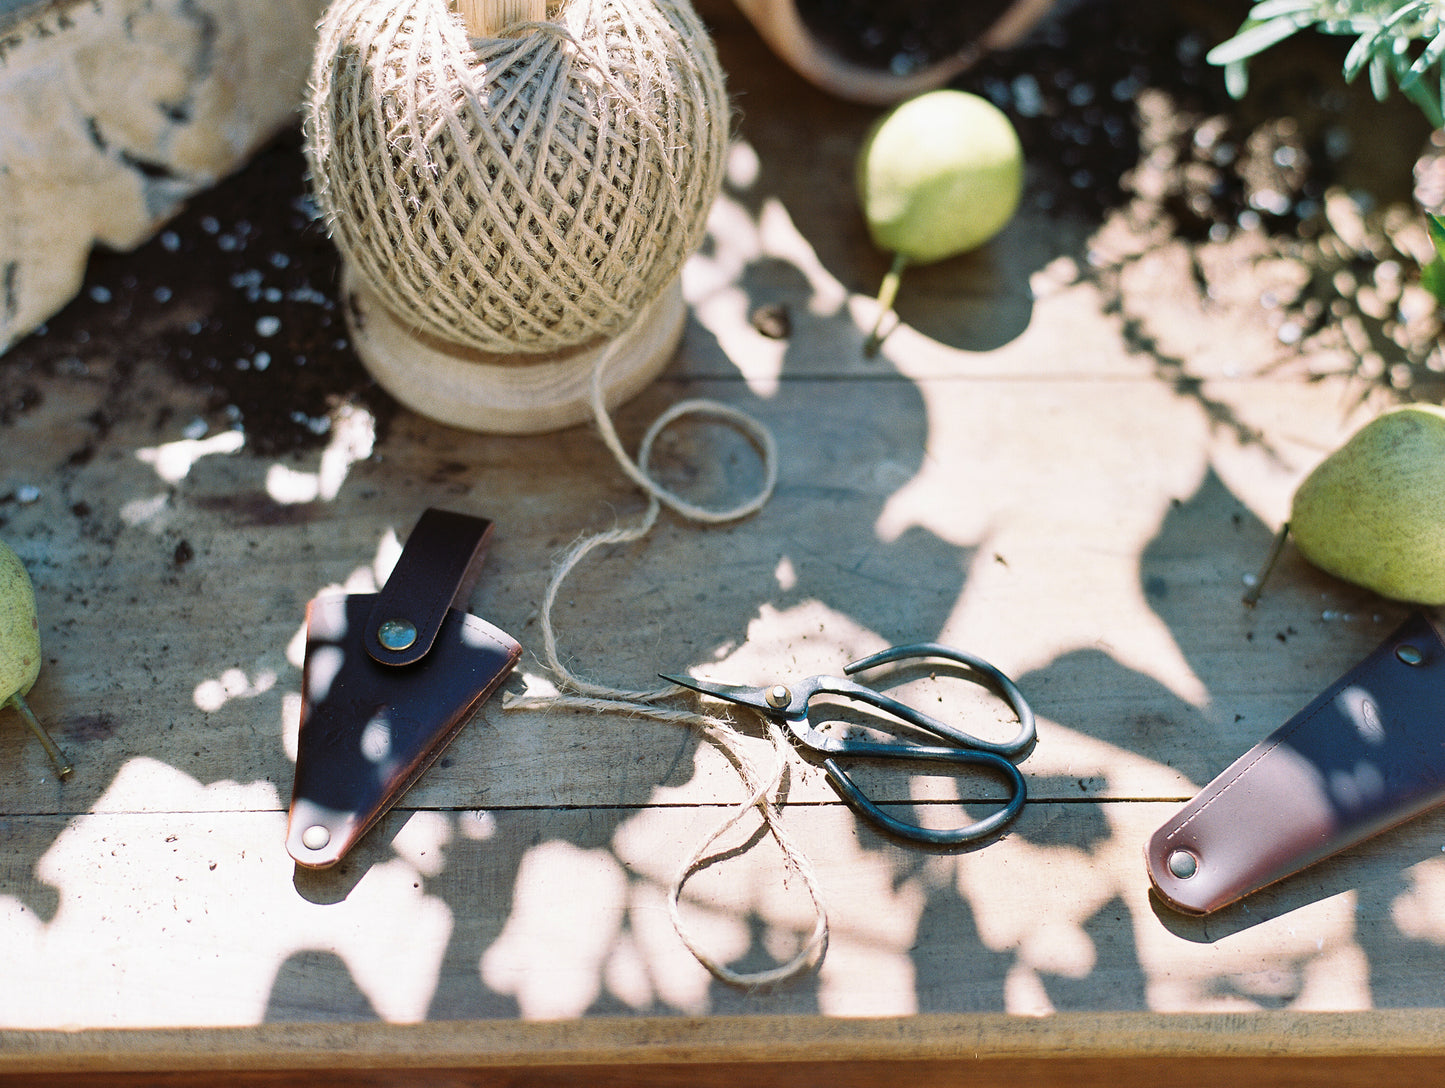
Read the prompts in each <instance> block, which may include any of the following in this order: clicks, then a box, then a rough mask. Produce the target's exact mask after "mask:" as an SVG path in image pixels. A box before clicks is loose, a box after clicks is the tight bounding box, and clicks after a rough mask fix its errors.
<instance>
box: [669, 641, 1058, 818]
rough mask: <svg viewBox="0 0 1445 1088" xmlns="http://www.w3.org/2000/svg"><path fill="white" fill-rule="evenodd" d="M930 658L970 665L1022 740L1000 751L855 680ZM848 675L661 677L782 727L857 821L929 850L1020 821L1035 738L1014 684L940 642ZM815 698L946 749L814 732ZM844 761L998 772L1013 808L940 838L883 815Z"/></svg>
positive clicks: (899, 650) (892, 653)
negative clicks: (819, 763) (857, 707)
mask: <svg viewBox="0 0 1445 1088" xmlns="http://www.w3.org/2000/svg"><path fill="white" fill-rule="evenodd" d="M927 658H943V659H945V660H948V661H955V662H957V663H959V664H961V665H965V666H967V667H968V668H969V669H970V670H972V671H973V672H974V673H976V674H977V675H978V676H979V677H980V678H981V682H982V683H983V684H984V686H986V687H990V688H992V689H993V690H994V691H995V692H996V693H997V694H999V695H1001V696H1002V697H1003V698H1004V700H1005V701H1006V702H1007V703H1008V704H1009V706H1010V707H1011V708H1012V709H1013V712H1014V714H1015V715H1016V716H1017V717H1018V721H1019V728H1018V733H1017V734H1016V735H1015V736H1014V737H1013V739H1012V740H1008V741H1004V742H1001V743H1000V742H993V741H986V740H982V739H981V738H979V737H975V736H973V735H972V734H971V733H966V732H964V731H963V730H962V729H959V728H957V727H955V726H952V725H949V724H947V723H946V722H941V721H939V720H938V719H936V718H933V717H931V716H929V715H927V714H924V713H923V712H922V711H920V710H917V709H915V708H914V707H911V706H909V705H908V704H906V703H903V702H900V701H899V700H897V699H894V698H892V697H890V696H888V695H885V694H883V693H882V692H880V691H878V690H877V689H876V688H872V687H868V686H867V685H865V684H861V683H859V682H858V681H856V680H854V679H852V677H853V676H854V675H855V674H857V673H860V672H864V671H866V670H868V669H872V668H876V667H877V666H879V665H887V664H892V663H895V662H899V661H910V660H924V659H927ZM843 673H844V675H843V676H826V675H824V676H808V677H804V678H802V679H799V680H794V681H792V682H790V683H786V684H784V683H774V684H769V685H767V686H765V687H746V686H740V685H735V684H717V683H713V682H711V681H708V680H695V679H693V678H691V677H687V676H669V675H667V674H666V673H662V674H659V675H661V676H662V679H664V680H668V681H670V682H672V683H674V684H678V685H680V686H682V687H685V688H689V689H691V690H692V691H697V692H701V693H702V694H704V695H710V696H712V697H714V698H717V699H723V700H726V701H727V702H731V703H736V704H738V705H739V706H746V707H750V708H752V709H753V710H755V711H757V712H758V713H760V714H762V715H764V716H765V717H768V718H771V719H772V720H773V721H776V722H779V723H781V724H782V725H783V726H784V727H785V728H786V729H787V730H788V732H789V733H790V734H791V735H792V737H793V739H794V741H795V742H796V743H799V744H801V745H802V746H803V747H805V748H807V749H810V750H812V751H814V752H817V753H818V754H820V755H822V756H823V757H824V758H823V769H824V771H826V772H827V775H828V780H829V781H830V782H831V783H832V784H833V788H834V789H836V790H837V791H838V793H839V795H840V796H841V797H842V798H843V800H844V801H845V802H846V803H847V804H848V805H849V806H850V807H851V808H852V809H853V810H854V811H855V812H856V813H858V815H860V816H861V817H863V818H864V819H866V820H868V821H869V822H870V823H872V824H874V825H875V826H876V827H879V828H881V829H882V830H884V831H886V832H889V833H891V834H893V835H896V836H898V837H899V838H902V839H906V840H909V841H912V842H918V843H925V844H927V845H930V846H955V845H960V844H964V843H973V842H977V841H979V840H980V839H984V838H987V837H988V836H991V835H993V834H995V833H997V832H999V831H1001V830H1002V829H1003V828H1004V827H1005V826H1007V824H1008V823H1009V821H1011V820H1012V819H1013V818H1014V817H1015V816H1017V815H1018V814H1019V810H1020V809H1022V808H1023V805H1024V800H1025V797H1026V793H1027V791H1026V789H1025V787H1024V779H1023V775H1021V774H1020V773H1019V769H1018V767H1016V766H1015V765H1014V760H1016V759H1021V758H1023V757H1024V756H1025V755H1027V754H1028V751H1029V750H1030V749H1031V748H1032V747H1033V744H1034V741H1035V738H1036V731H1035V727H1034V715H1033V711H1032V710H1031V709H1030V707H1029V704H1028V703H1027V702H1026V701H1025V699H1024V697H1023V694H1022V693H1021V692H1020V691H1019V689H1018V688H1017V687H1016V686H1015V685H1014V682H1013V681H1012V680H1010V679H1009V678H1008V677H1007V676H1005V675H1004V674H1003V673H1002V672H1000V671H999V670H998V669H997V668H995V667H994V666H993V665H990V664H989V663H988V662H987V661H984V660H983V659H982V658H978V657H975V656H973V655H972V654H968V653H965V652H963V651H962V650H956V649H954V648H953V647H951V646H944V645H942V644H940V643H936V642H919V643H911V644H909V645H906V646H891V647H889V648H888V649H886V650H880V651H879V652H878V653H876V654H870V655H869V656H868V657H864V658H860V659H859V660H857V661H854V662H853V663H852V664H850V665H846V666H844V668H843ZM816 695H833V696H837V697H839V698H841V699H845V700H848V701H851V702H856V703H861V704H864V705H865V706H868V707H872V708H873V709H874V710H877V711H881V712H882V713H883V714H884V715H887V716H889V717H892V718H894V719H896V720H898V721H901V722H905V723H907V724H908V725H910V726H912V727H914V728H915V729H919V730H922V731H923V732H925V733H931V734H932V735H934V736H936V737H938V738H939V739H940V740H943V741H947V742H948V743H947V744H943V745H922V744H912V743H908V742H905V741H870V740H860V739H855V738H848V737H839V736H834V735H831V734H828V733H825V732H823V731H822V730H821V729H820V728H819V727H818V726H817V725H816V724H814V722H813V719H812V716H811V715H810V713H809V704H810V702H811V701H812V699H813V697H814V696H816ZM840 758H842V759H851V758H864V759H901V760H918V761H922V762H938V763H961V764H968V765H970V766H982V767H988V768H990V769H992V770H994V771H996V772H998V773H999V775H1001V776H1002V777H1003V778H1004V779H1005V781H1006V782H1007V783H1008V790H1009V792H1008V801H1007V802H1006V803H1005V805H1004V807H1003V808H1001V809H999V810H998V811H997V812H994V813H992V814H990V815H989V816H986V817H985V818H983V819H981V820H977V821H975V822H973V823H970V824H966V825H964V826H962V827H957V828H951V829H942V830H939V829H935V828H929V827H922V826H920V825H918V824H911V823H907V822H905V821H903V820H899V819H897V818H896V817H894V816H890V815H889V814H888V813H887V812H884V811H883V809H882V808H880V807H879V806H878V805H877V804H875V803H874V802H873V801H872V800H871V799H870V798H869V797H868V796H867V795H866V794H864V792H863V791H862V790H861V789H859V788H858V786H857V784H856V783H855V782H854V781H853V779H852V778H851V777H849V775H848V773H847V772H846V771H845V770H843V768H842V766H841V765H840V764H839V762H838V760H839V759H840Z"/></svg>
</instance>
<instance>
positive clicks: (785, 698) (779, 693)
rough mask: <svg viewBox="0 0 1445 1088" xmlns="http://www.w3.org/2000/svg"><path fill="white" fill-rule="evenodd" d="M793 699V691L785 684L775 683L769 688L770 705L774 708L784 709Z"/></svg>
mask: <svg viewBox="0 0 1445 1088" xmlns="http://www.w3.org/2000/svg"><path fill="white" fill-rule="evenodd" d="M792 701H793V693H792V692H791V691H789V690H788V689H787V687H786V686H784V685H783V684H774V685H773V686H772V687H770V688H768V706H770V707H772V708H773V709H774V710H782V709H783V708H784V707H785V706H787V705H788V704H789V703H791V702H792Z"/></svg>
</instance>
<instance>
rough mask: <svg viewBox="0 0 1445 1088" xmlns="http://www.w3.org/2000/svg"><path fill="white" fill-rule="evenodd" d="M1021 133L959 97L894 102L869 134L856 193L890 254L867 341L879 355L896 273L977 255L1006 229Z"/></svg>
mask: <svg viewBox="0 0 1445 1088" xmlns="http://www.w3.org/2000/svg"><path fill="white" fill-rule="evenodd" d="M1023 182H1024V160H1023V148H1022V146H1021V145H1020V143H1019V138H1018V133H1017V132H1015V131H1014V127H1013V124H1012V123H1011V122H1010V121H1009V119H1008V117H1007V116H1006V115H1005V114H1004V112H1003V111H1002V110H1000V109H999V108H998V107H997V106H995V105H994V104H993V103H991V102H989V101H988V100H987V99H985V98H980V97H979V96H978V95H975V94H969V93H968V92H966V91H957V90H948V89H945V90H938V91H928V92H926V93H924V94H921V95H918V96H917V97H914V98H910V99H908V100H907V101H905V102H901V103H899V104H898V105H897V106H895V107H893V109H891V110H890V111H889V112H888V113H886V114H885V115H884V116H883V117H882V118H880V119H879V120H878V121H877V122H876V123H875V124H874V126H873V128H872V129H871V130H870V131H869V133H868V135H867V137H866V139H865V140H864V141H863V146H862V148H861V150H860V151H859V154H858V162H857V178H856V183H857V188H858V200H859V203H860V204H861V205H862V208H863V217H864V219H865V220H866V221H867V224H868V233H869V236H870V237H871V238H872V239H873V244H874V245H876V246H877V247H878V248H879V249H881V250H884V251H885V252H888V253H892V254H893V266H892V267H891V268H890V269H889V271H888V275H887V276H886V277H885V278H884V280H883V286H882V288H881V289H880V291H879V293H878V304H879V318H878V321H879V323H878V325H875V326H874V329H873V333H872V335H871V336H870V337H869V339H868V344H867V347H866V350H867V351H868V352H869V354H872V352H873V351H876V350H877V347H878V342H879V335H878V329H879V327H880V326H881V324H882V320H883V315H884V314H886V313H887V312H888V311H889V310H890V309H891V308H892V306H893V301H894V298H895V297H896V295H897V293H898V284H899V281H900V279H901V277H902V274H903V269H904V268H905V267H906V266H907V265H909V264H929V263H931V262H934V261H941V260H943V259H944V258H946V257H953V256H956V255H958V254H960V253H967V252H968V251H969V250H972V249H977V248H978V247H979V246H981V245H983V244H984V243H985V242H987V241H989V240H990V239H991V238H993V237H994V235H996V234H998V232H999V231H1001V230H1003V228H1004V227H1005V226H1006V225H1007V224H1008V222H1009V220H1010V219H1012V218H1013V215H1014V212H1015V211H1017V210H1018V205H1019V200H1020V198H1021V197H1022V195H1023Z"/></svg>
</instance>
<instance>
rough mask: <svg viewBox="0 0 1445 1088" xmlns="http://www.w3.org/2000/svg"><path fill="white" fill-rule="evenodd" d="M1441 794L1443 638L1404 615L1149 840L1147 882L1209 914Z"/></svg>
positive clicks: (1428, 623)
mask: <svg viewBox="0 0 1445 1088" xmlns="http://www.w3.org/2000/svg"><path fill="white" fill-rule="evenodd" d="M1442 801H1445V640H1442V636H1441V632H1440V629H1439V627H1438V626H1437V625H1436V624H1435V622H1434V621H1433V620H1431V619H1430V618H1429V617H1427V616H1425V615H1424V614H1423V613H1417V614H1415V615H1412V616H1411V617H1410V618H1409V619H1408V620H1406V621H1405V623H1404V624H1403V625H1402V626H1401V627H1400V628H1399V629H1398V630H1397V631H1396V632H1395V633H1394V634H1393V635H1391V636H1390V637H1389V638H1388V639H1386V640H1385V641H1384V642H1383V643H1381V645H1380V646H1379V647H1378V648H1377V649H1375V650H1374V652H1372V653H1371V654H1370V655H1369V656H1368V657H1367V658H1365V659H1364V660H1363V661H1361V662H1360V663H1359V664H1358V665H1356V666H1355V667H1354V668H1352V669H1350V670H1349V671H1348V672H1347V673H1345V675H1344V676H1342V677H1340V679H1338V680H1337V681H1335V683H1333V684H1332V685H1330V687H1329V688H1327V689H1326V690H1325V691H1323V692H1321V693H1320V694H1319V695H1318V696H1316V697H1315V699H1314V700H1313V701H1312V702H1311V703H1310V704H1309V705H1308V706H1306V707H1305V708H1304V709H1303V710H1301V711H1300V712H1299V713H1298V714H1296V715H1295V716H1294V717H1292V718H1291V719H1290V720H1289V721H1287V722H1286V723H1285V724H1284V725H1282V726H1281V727H1280V728H1279V729H1277V730H1276V731H1275V732H1273V733H1271V734H1270V735H1269V736H1268V737H1266V738H1265V739H1264V740H1263V741H1261V742H1260V743H1259V744H1257V745H1255V746H1254V747H1253V748H1251V749H1250V750H1249V751H1248V752H1246V753H1245V754H1244V755H1243V756H1241V757H1240V758H1239V759H1237V760H1236V761H1235V762H1234V763H1233V764H1231V765H1230V766H1229V767H1228V768H1227V769H1226V770H1225V771H1224V772H1223V773H1222V774H1220V775H1219V776H1218V777H1217V778H1216V779H1215V780H1214V781H1213V782H1211V783H1210V784H1209V785H1208V786H1206V787H1205V788H1204V789H1203V790H1202V791H1200V793H1199V795H1198V796H1197V797H1195V798H1194V799H1193V800H1192V801H1190V802H1189V803H1188V804H1187V805H1186V806H1185V807H1184V808H1183V809H1182V810H1181V811H1180V812H1179V813H1178V814H1177V815H1175V816H1174V818H1173V819H1171V820H1169V821H1168V822H1167V823H1166V824H1164V826H1163V827H1161V828H1159V830H1158V831H1156V832H1155V833H1154V835H1153V836H1152V837H1151V838H1150V840H1149V844H1148V847H1147V849H1146V862H1147V865H1148V870H1149V879H1150V881H1151V882H1152V883H1153V885H1154V889H1155V891H1156V892H1157V893H1158V894H1159V896H1160V897H1161V898H1162V899H1163V900H1164V901H1165V902H1166V903H1168V904H1169V905H1170V906H1171V907H1173V908H1174V909H1176V910H1179V911H1182V912H1184V913H1187V914H1207V913H1209V912H1211V911H1215V910H1218V909H1219V908H1220V907H1223V906H1225V905H1227V904H1229V903H1232V902H1234V901H1235V900H1237V899H1240V898H1241V897H1243V896H1245V895H1248V894H1249V893H1251V892H1253V891H1257V890H1258V889H1260V888H1263V887H1265V886H1266V885H1268V884H1272V883H1274V882H1275V881H1277V880H1280V879H1282V878H1283V877H1286V876H1289V875H1291V874H1292V873H1295V872H1298V871H1299V870H1301V869H1303V868H1305V867H1307V866H1309V865H1312V864H1314V863H1315V862H1317V861H1320V860H1321V859H1323V858H1326V857H1328V856H1330V855H1331V854H1335V853H1337V852H1339V851H1341V850H1344V849H1346V848H1348V847H1350V846H1353V845H1355V844H1357V843H1359V842H1361V841H1363V840H1364V839H1367V838H1369V837H1370V836H1372V835H1376V834H1378V833H1379V832H1381V831H1384V830H1385V829H1387V828H1389V827H1392V826H1394V825H1395V824H1398V823H1401V822H1403V821H1405V820H1408V819H1410V818H1411V817H1413V816H1416V815H1418V814H1420V813H1421V812H1424V811H1426V810H1427V809H1430V808H1432V807H1434V806H1436V805H1438V804H1440V803H1441V802H1442Z"/></svg>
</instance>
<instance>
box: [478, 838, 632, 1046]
mask: <svg viewBox="0 0 1445 1088" xmlns="http://www.w3.org/2000/svg"><path fill="white" fill-rule="evenodd" d="M626 905H627V874H626V873H625V872H624V871H623V869H622V867H621V866H620V865H618V864H617V861H616V859H615V858H613V857H612V855H611V854H608V853H606V852H605V851H601V850H579V849H577V848H576V847H574V846H571V845H568V844H567V843H560V842H551V843H543V844H542V845H540V846H536V847H533V848H532V849H531V850H529V851H527V853H526V855H525V856H524V857H523V858H522V860H521V863H520V865H519V866H518V868H517V879H516V883H515V885H514V887H513V889H512V910H511V913H510V915H509V916H508V918H507V921H506V925H505V926H504V927H503V929H502V932H501V935H500V936H499V937H498V938H497V940H496V941H495V942H494V943H493V944H492V945H491V947H490V948H488V949H487V951H486V953H485V954H484V955H483V956H482V961H481V973H482V980H483V981H484V982H485V983H486V984H487V986H488V987H490V988H491V989H492V990H493V991H494V992H496V993H500V994H509V995H511V996H512V997H514V998H515V999H516V1001H517V1007H518V1010H519V1011H520V1013H521V1015H522V1016H523V1017H524V1018H526V1019H529V1020H555V1019H560V1018H564V1017H574V1016H580V1015H582V1014H583V1013H584V1012H586V1011H587V1009H588V1008H589V1007H590V1006H591V1005H592V1003H593V1002H594V1001H596V999H597V996H598V994H599V992H600V990H601V986H602V981H603V975H604V973H605V971H606V968H607V965H608V962H609V960H610V959H611V957H612V956H613V955H614V954H616V952H617V947H618V946H617V938H618V933H619V931H620V928H621V926H622V924H623V920H624V918H625V908H626ZM624 954H625V953H624Z"/></svg>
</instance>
